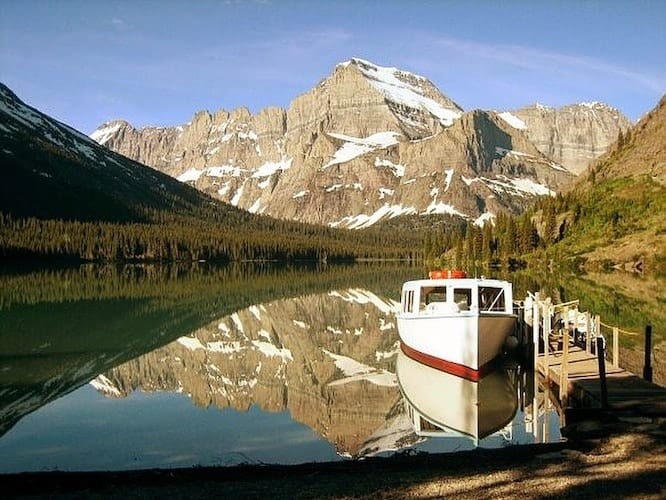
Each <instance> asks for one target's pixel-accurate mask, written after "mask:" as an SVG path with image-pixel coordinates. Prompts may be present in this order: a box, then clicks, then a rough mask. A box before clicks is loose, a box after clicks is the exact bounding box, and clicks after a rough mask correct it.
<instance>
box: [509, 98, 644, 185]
mask: <svg viewBox="0 0 666 500" xmlns="http://www.w3.org/2000/svg"><path fill="white" fill-rule="evenodd" d="M500 117H502V119H504V120H505V121H506V122H507V123H509V124H510V125H511V126H513V127H515V128H518V129H521V130H523V131H525V133H526V134H527V137H528V138H529V139H530V140H531V141H532V142H533V143H534V145H535V146H536V147H537V148H538V149H539V151H541V152H542V153H543V154H545V155H546V156H548V157H549V158H552V159H553V160H554V161H555V162H557V163H561V164H562V165H564V166H565V167H566V168H567V169H569V170H570V171H571V172H574V173H576V174H580V173H581V172H583V171H585V170H586V169H587V167H588V166H589V165H590V163H591V162H592V161H594V159H596V158H598V157H599V156H600V155H602V154H603V153H604V152H605V151H606V150H607V149H608V147H609V146H610V145H611V144H613V143H614V142H615V141H616V140H617V138H618V134H619V133H620V131H622V132H626V131H627V130H628V129H629V128H630V127H631V125H632V124H631V122H630V121H629V119H628V118H627V117H626V116H624V115H623V114H622V113H621V112H620V111H619V110H618V109H616V108H614V107H612V106H609V105H608V104H605V103H601V102H597V101H593V102H583V103H579V104H570V105H567V106H563V107H561V108H554V107H551V106H545V105H543V104H532V105H530V106H525V107H523V108H520V109H518V110H514V111H508V112H504V113H500Z"/></svg>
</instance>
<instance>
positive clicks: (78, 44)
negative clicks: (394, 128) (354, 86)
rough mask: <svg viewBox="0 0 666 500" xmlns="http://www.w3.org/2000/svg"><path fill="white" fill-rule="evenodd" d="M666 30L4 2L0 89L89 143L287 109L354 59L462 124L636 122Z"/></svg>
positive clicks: (245, 6)
mask: <svg viewBox="0 0 666 500" xmlns="http://www.w3.org/2000/svg"><path fill="white" fill-rule="evenodd" d="M664 26H666V1H661V0H653V1H647V0H643V1H641V0H637V1H614V0H606V1H582V0H580V1H578V0H577V1H566V0H560V1H545V0H544V1H539V0H537V1H508V0H505V1H476V2H473V1H470V2H467V1H455V0H451V1H444V0H442V1H406V0H405V1H391V0H385V1H369V0H367V1H361V0H357V1H353V0H347V1H345V0H338V1H336V2H332V1H331V2H329V1H316V0H310V1H288V0H283V1H280V0H265V1H250V0H247V1H242V0H236V1H234V0H227V1H223V0H222V1H212V0H210V1H207V0H200V1H193V2H192V1H176V0H173V1H170V0H161V1H160V0H133V1H129V0H117V1H113V0H108V1H101V0H82V1H79V0H61V1H35V0H22V1H18V0H17V1H12V0H1V1H0V81H1V82H2V83H4V84H5V85H8V86H9V87H10V88H11V89H12V90H13V91H14V92H15V93H16V94H17V95H18V96H19V97H20V98H21V99H23V100H24V101H26V102H27V103H28V104H30V105H32V106H34V107H36V108H38V109H40V110H41V111H44V112H46V113H48V114H50V115H51V116H54V117H55V118H58V119H59V120H61V121H64V122H65V123H68V124H70V125H72V126H73V127H75V128H77V129H79V130H81V131H82V132H84V133H90V132H92V131H93V130H94V129H95V128H96V127H97V126H98V125H100V124H101V123H103V122H104V121H107V120H110V119H116V118H123V119H126V120H128V121H130V122H131V123H132V124H133V125H135V126H137V127H142V126H147V125H178V124H182V123H185V122H187V121H189V120H190V118H191V117H192V116H193V114H194V113H195V112H196V111H198V110H201V109H207V110H209V111H216V110H218V109H226V110H232V109H235V108H238V107H241V106H246V107H248V108H249V109H250V111H252V112H253V113H256V112H257V111H259V110H260V109H262V108H264V107H267V106H281V107H285V108H286V107H288V106H289V103H290V102H291V101H292V100H293V99H294V98H295V97H296V96H298V95H300V94H302V93H305V92H307V91H308V90H309V89H311V88H312V87H313V86H314V85H316V84H317V83H318V82H319V81H320V80H321V79H323V78H325V77H326V76H328V75H330V74H331V73H332V71H333V69H334V67H335V65H336V64H337V63H339V62H342V61H346V60H348V59H350V58H351V57H362V58H364V59H368V60H370V61H372V62H374V63H376V64H379V65H382V66H395V67H398V68H400V69H403V70H407V71H412V72H414V73H418V74H421V75H423V76H426V77H427V78H429V79H430V80H431V81H432V82H433V83H434V84H435V85H436V86H437V87H438V88H439V89H440V90H441V91H442V92H443V93H444V94H446V95H447V96H449V97H450V98H452V99H453V100H454V101H456V102H457V103H458V104H459V105H461V106H462V107H463V108H464V109H466V110H470V109H474V108H482V109H497V110H506V109H515V108H518V107H521V106H524V105H527V104H532V103H534V102H540V103H542V104H548V105H552V106H562V105H565V104H570V103H575V102H582V101H594V100H597V101H603V102H606V103H608V104H611V105H613V106H615V107H617V108H619V109H620V110H621V111H622V112H624V113H625V114H626V115H627V116H628V117H629V118H630V119H632V120H636V119H638V118H640V116H642V115H643V114H644V113H646V112H648V111H650V110H651V109H652V108H653V107H654V106H655V105H656V104H657V102H658V101H659V99H660V97H661V96H662V95H663V94H664V93H665V92H666V56H665V55H664V54H666V29H664Z"/></svg>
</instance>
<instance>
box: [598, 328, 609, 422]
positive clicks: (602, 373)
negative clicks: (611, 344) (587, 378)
mask: <svg viewBox="0 0 666 500" xmlns="http://www.w3.org/2000/svg"><path fill="white" fill-rule="evenodd" d="M604 351H605V349H604V339H603V337H597V359H598V360H599V383H600V384H601V407H602V408H604V409H606V408H608V388H607V385H606V353H605V352H604Z"/></svg>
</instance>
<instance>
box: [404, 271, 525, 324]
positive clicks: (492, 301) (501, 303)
mask: <svg viewBox="0 0 666 500" xmlns="http://www.w3.org/2000/svg"><path fill="white" fill-rule="evenodd" d="M400 311H401V313H402V314H403V315H435V314H449V313H450V314H453V313H463V312H468V311H469V312H471V313H474V314H489V315H492V314H497V313H501V314H507V313H508V314H511V313H512V312H513V296H512V288H511V283H509V282H508V281H501V280H491V279H476V278H466V279H427V280H416V281H408V282H406V283H405V284H404V285H403V287H402V299H401V307H400Z"/></svg>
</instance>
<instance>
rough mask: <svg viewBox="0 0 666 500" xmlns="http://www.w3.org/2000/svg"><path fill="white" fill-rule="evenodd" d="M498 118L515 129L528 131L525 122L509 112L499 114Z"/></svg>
mask: <svg viewBox="0 0 666 500" xmlns="http://www.w3.org/2000/svg"><path fill="white" fill-rule="evenodd" d="M497 116H499V117H500V118H501V119H502V120H504V121H505V122H506V123H508V124H509V125H511V126H512V127H513V128H515V129H518V130H527V125H526V124H525V122H524V121H523V120H521V119H520V118H518V117H517V116H516V115H514V114H511V113H509V112H508V111H505V112H504V113H499V114H498V115H497Z"/></svg>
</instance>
